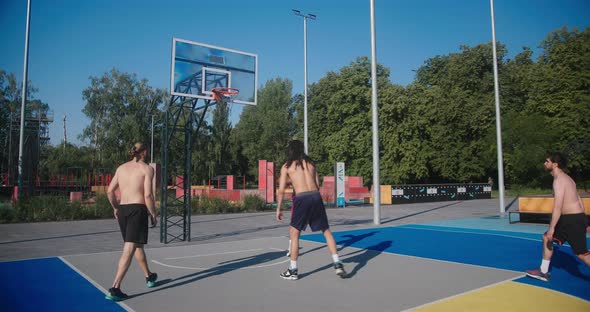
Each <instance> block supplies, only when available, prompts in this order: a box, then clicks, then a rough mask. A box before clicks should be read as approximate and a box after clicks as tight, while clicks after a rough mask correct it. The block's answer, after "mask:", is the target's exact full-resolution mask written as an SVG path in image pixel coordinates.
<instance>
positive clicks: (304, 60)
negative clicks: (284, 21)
mask: <svg viewBox="0 0 590 312" xmlns="http://www.w3.org/2000/svg"><path fill="white" fill-rule="evenodd" d="M292 10H293V13H294V14H295V15H297V16H301V17H303V64H304V65H303V77H304V87H303V147H304V149H305V154H309V152H308V149H307V19H308V18H309V19H312V20H315V19H316V15H315V14H303V13H301V11H299V10H295V9H292Z"/></svg>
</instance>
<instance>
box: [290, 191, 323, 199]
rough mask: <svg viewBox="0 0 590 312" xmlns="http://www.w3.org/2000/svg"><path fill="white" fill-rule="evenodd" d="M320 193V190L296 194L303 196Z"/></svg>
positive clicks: (298, 196)
mask: <svg viewBox="0 0 590 312" xmlns="http://www.w3.org/2000/svg"><path fill="white" fill-rule="evenodd" d="M319 193H320V191H307V192H301V193H296V194H295V196H296V197H297V198H301V197H304V196H312V195H315V194H319Z"/></svg>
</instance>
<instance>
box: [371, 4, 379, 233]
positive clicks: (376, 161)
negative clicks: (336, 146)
mask: <svg viewBox="0 0 590 312" xmlns="http://www.w3.org/2000/svg"><path fill="white" fill-rule="evenodd" d="M376 41H377V40H376V38H375V0H371V88H372V92H371V99H372V100H371V115H372V123H373V223H374V224H377V225H378V224H381V185H380V182H379V115H378V114H377V108H378V105H377V51H376V50H377V42H376Z"/></svg>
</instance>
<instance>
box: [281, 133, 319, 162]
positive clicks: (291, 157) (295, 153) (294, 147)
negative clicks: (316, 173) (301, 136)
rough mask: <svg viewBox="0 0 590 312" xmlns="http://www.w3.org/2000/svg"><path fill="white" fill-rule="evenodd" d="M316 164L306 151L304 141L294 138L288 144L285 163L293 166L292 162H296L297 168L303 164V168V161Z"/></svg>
mask: <svg viewBox="0 0 590 312" xmlns="http://www.w3.org/2000/svg"><path fill="white" fill-rule="evenodd" d="M304 160H305V161H306V162H308V163H311V164H312V165H314V163H313V161H312V160H311V158H309V156H307V155H306V154H305V152H304V147H303V142H301V141H299V140H292V141H290V142H289V144H287V161H285V165H286V166H287V167H291V164H292V163H293V162H295V168H297V166H301V167H302V168H303V161H304Z"/></svg>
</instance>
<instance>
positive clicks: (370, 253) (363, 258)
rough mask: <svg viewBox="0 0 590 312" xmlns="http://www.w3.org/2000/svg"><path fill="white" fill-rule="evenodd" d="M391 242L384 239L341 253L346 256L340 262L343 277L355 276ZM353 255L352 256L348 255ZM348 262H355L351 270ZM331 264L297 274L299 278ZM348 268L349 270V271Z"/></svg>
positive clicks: (331, 266) (389, 245)
mask: <svg viewBox="0 0 590 312" xmlns="http://www.w3.org/2000/svg"><path fill="white" fill-rule="evenodd" d="M392 244H393V242H392V241H384V242H379V243H377V244H376V245H373V246H369V247H367V249H361V250H357V251H353V252H351V253H349V254H346V255H343V256H342V257H347V258H346V259H345V260H343V261H342V262H343V263H344V269H345V270H346V271H347V273H346V276H345V277H344V278H351V277H353V276H355V275H356V274H357V273H358V271H360V270H361V269H362V268H363V267H365V266H366V265H367V263H369V261H370V260H371V259H373V258H375V257H377V256H378V255H380V254H381V253H382V252H383V251H384V250H386V249H387V248H389V247H391V245H392ZM351 255H354V256H352V257H348V256H351ZM350 263H356V265H355V266H354V267H353V268H352V270H351V269H350V267H349V265H348V264H350ZM333 266H334V265H333V264H327V265H324V266H321V267H319V268H317V269H315V270H313V271H310V272H307V273H304V274H299V278H300V279H301V278H305V277H306V276H308V275H311V274H314V273H317V272H320V271H323V270H326V269H330V268H333ZM349 270H350V271H349Z"/></svg>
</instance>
